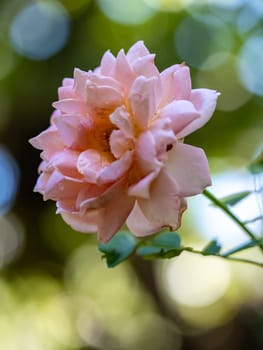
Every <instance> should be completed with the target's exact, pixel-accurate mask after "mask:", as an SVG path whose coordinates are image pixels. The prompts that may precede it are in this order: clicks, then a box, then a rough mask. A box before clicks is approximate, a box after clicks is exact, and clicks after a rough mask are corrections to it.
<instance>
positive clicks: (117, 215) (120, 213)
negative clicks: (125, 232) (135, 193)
mask: <svg viewBox="0 0 263 350" xmlns="http://www.w3.org/2000/svg"><path fill="white" fill-rule="evenodd" d="M134 201H135V200H134V199H133V198H132V197H128V196H127V195H126V194H124V192H122V193H120V195H119V196H118V197H117V198H114V199H113V200H112V201H111V203H110V205H109V206H107V207H106V208H104V209H101V210H100V211H99V220H98V239H99V240H100V241H102V242H104V243H106V242H108V241H109V240H110V239H111V238H112V237H113V236H114V235H115V234H116V233H117V232H118V231H119V230H120V229H121V227H122V226H123V225H124V224H125V221H126V219H127V217H128V215H129V214H130V212H131V210H132V208H133V206H134Z"/></svg>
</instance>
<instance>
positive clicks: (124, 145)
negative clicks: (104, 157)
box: [110, 130, 134, 158]
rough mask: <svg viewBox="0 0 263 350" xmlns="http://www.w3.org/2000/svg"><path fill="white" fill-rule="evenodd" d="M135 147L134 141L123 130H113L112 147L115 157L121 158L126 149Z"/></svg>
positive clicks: (111, 136)
mask: <svg viewBox="0 0 263 350" xmlns="http://www.w3.org/2000/svg"><path fill="white" fill-rule="evenodd" d="M133 148H134V145H133V141H132V139H130V138H127V137H126V135H125V134H124V133H123V131H121V130H113V131H112V133H111V135H110V149H111V153H112V154H113V155H114V157H115V158H120V157H121V156H122V155H123V154H124V153H125V152H126V151H129V150H132V149H133Z"/></svg>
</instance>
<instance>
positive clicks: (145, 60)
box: [132, 55, 159, 78]
mask: <svg viewBox="0 0 263 350" xmlns="http://www.w3.org/2000/svg"><path fill="white" fill-rule="evenodd" d="M154 58H155V55H147V56H143V57H139V58H137V59H136V60H135V61H134V63H133V64H132V67H133V69H134V71H135V73H136V75H137V76H140V75H143V76H145V77H147V78H150V77H154V76H159V71H158V69H157V67H156V66H155V64H154Z"/></svg>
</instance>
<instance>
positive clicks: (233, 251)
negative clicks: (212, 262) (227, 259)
mask: <svg viewBox="0 0 263 350" xmlns="http://www.w3.org/2000/svg"><path fill="white" fill-rule="evenodd" d="M261 243H262V239H256V240H255V241H250V242H247V243H244V244H240V245H239V246H237V247H235V248H232V249H230V250H228V251H227V252H226V253H224V254H222V255H223V256H229V255H232V254H236V253H239V252H241V251H242V250H246V249H248V248H253V247H255V246H258V245H260V244H261Z"/></svg>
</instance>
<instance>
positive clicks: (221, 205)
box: [203, 190, 263, 251]
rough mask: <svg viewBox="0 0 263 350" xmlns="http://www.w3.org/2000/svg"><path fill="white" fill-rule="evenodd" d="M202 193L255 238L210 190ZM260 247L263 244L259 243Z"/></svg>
mask: <svg viewBox="0 0 263 350" xmlns="http://www.w3.org/2000/svg"><path fill="white" fill-rule="evenodd" d="M203 195H204V196H205V197H206V198H208V199H210V201H211V202H213V203H214V204H215V205H216V206H217V207H218V208H220V209H222V210H223V211H224V212H225V213H226V214H227V215H228V216H229V217H230V218H231V219H232V220H233V221H234V222H235V223H236V224H237V225H238V226H239V227H240V228H241V229H242V230H243V231H244V232H245V233H246V234H247V235H248V236H249V237H250V238H251V239H252V240H256V239H257V238H256V236H255V235H254V234H253V233H252V232H251V231H250V230H249V229H248V228H247V227H246V225H245V224H244V223H243V222H242V221H240V220H239V219H238V218H237V217H236V216H235V214H234V213H233V212H232V211H231V210H230V209H229V208H228V206H227V205H225V204H224V203H222V202H221V201H220V199H218V198H216V197H215V196H214V195H213V194H212V193H211V192H209V191H207V190H204V191H203ZM259 247H260V249H261V250H262V251H263V245H262V244H259Z"/></svg>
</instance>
